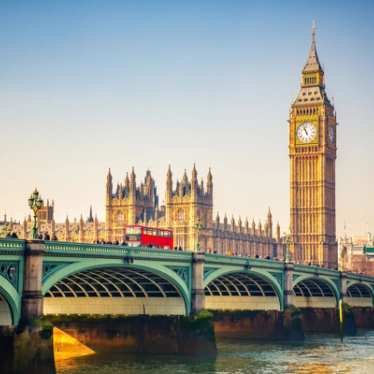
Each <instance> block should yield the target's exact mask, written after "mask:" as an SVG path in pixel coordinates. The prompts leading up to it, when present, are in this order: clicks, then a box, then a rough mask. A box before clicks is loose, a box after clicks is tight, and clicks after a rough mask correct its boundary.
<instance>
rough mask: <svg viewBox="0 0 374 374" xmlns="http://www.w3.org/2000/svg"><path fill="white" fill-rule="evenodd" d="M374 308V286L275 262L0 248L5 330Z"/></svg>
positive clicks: (77, 248) (94, 247) (79, 247)
mask: <svg viewBox="0 0 374 374" xmlns="http://www.w3.org/2000/svg"><path fill="white" fill-rule="evenodd" d="M339 300H342V301H344V302H345V303H346V304H348V305H350V306H358V307H372V306H373V300H374V278H373V277H368V276H363V275H359V274H353V273H344V272H339V271H335V270H331V269H326V268H321V267H316V266H305V265H298V264H293V263H285V262H281V261H275V260H265V259H253V258H247V257H233V256H222V255H217V254H210V253H194V252H187V251H170V250H159V249H154V248H144V247H140V248H133V247H127V246H119V245H101V244H83V243H82V244H81V243H68V242H54V241H40V240H34V241H25V240H18V239H2V240H0V325H17V324H18V322H19V321H20V319H21V318H28V319H30V318H37V317H40V316H42V315H48V314H53V315H56V314H57V315H58V314H92V315H93V314H95V315H97V314H106V315H190V314H191V313H193V312H197V311H200V310H202V309H212V310H225V311H228V310H279V311H283V310H284V309H285V308H286V307H287V306H289V305H294V306H296V307H299V308H336V306H337V303H338V302H339Z"/></svg>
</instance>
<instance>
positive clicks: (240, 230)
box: [238, 217, 243, 233]
mask: <svg viewBox="0 0 374 374" xmlns="http://www.w3.org/2000/svg"><path fill="white" fill-rule="evenodd" d="M238 228H239V232H240V233H241V232H242V230H243V226H242V219H241V217H239V219H238Z"/></svg>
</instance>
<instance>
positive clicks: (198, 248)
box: [195, 220, 204, 252]
mask: <svg viewBox="0 0 374 374" xmlns="http://www.w3.org/2000/svg"><path fill="white" fill-rule="evenodd" d="M203 228H204V226H203V225H202V224H201V223H200V220H198V221H197V223H196V225H195V229H196V236H197V238H196V239H197V240H196V252H199V251H200V240H199V234H200V230H202V229H203Z"/></svg>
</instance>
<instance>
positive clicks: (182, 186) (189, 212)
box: [165, 165, 213, 248]
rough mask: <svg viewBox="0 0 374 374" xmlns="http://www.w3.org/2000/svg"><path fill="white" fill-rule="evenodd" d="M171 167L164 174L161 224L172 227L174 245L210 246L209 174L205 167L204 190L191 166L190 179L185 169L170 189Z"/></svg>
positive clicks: (211, 182) (171, 182)
mask: <svg viewBox="0 0 374 374" xmlns="http://www.w3.org/2000/svg"><path fill="white" fill-rule="evenodd" d="M172 178H173V177H172V172H171V168H170V167H169V169H168V172H167V177H166V196H165V226H166V227H168V228H171V229H173V233H174V237H175V245H176V246H181V247H183V248H197V245H198V244H199V245H201V246H202V247H203V248H208V247H209V248H213V242H212V235H211V233H208V230H209V229H210V228H211V227H212V223H213V177H212V173H211V171H210V170H209V173H208V177H207V183H206V189H205V188H204V182H203V180H201V181H200V183H199V181H198V179H197V171H196V167H195V165H194V166H193V169H192V173H191V179H189V178H188V176H187V172H186V171H185V172H184V174H183V177H182V179H181V180H180V181H177V183H176V187H175V189H173V179H172Z"/></svg>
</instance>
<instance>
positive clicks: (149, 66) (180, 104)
mask: <svg viewBox="0 0 374 374" xmlns="http://www.w3.org/2000/svg"><path fill="white" fill-rule="evenodd" d="M313 19H315V20H316V22H317V45H318V53H319V57H320V60H321V62H322V64H323V66H324V70H325V76H326V90H327V93H328V95H329V97H330V98H333V101H334V103H335V108H336V111H337V118H338V122H339V127H338V133H337V142H338V158H337V180H336V182H337V190H336V191H337V192H336V193H337V233H338V235H342V234H343V233H344V231H346V232H347V234H351V235H365V234H366V233H367V232H368V231H371V232H374V198H373V186H374V168H373V165H374V148H373V146H374V90H373V87H374V75H373V67H374V22H373V19H374V2H373V1H371V0H367V1H360V0H358V1H354V2H353V1H350V2H348V1H347V2H346V1H344V2H343V1H318V0H316V1H313V2H311V1H302V0H299V1H282V2H280V1H240V0H236V1H232V0H227V1H224V0H220V1H217V0H216V1H208V0H205V1H156V0H152V1H151V0H149V1H111V0H107V1H95V0H90V1H88V0H87V1H78V0H76V1H73V0H70V1H69V0H67V1H33V0H28V1H15V0H1V1H0V25H1V26H0V30H1V32H0V165H1V183H0V215H2V214H3V213H5V212H6V213H7V214H8V217H10V216H12V217H15V218H17V219H20V220H22V219H23V217H24V216H25V215H27V214H29V209H28V207H27V198H28V196H29V195H30V193H31V192H32V190H33V189H34V188H35V187H37V188H38V189H39V190H40V193H41V194H42V197H43V198H44V199H47V198H49V199H54V201H55V209H56V212H55V218H56V220H57V221H58V222H59V221H62V220H64V219H65V217H66V215H69V217H70V218H73V217H79V216H80V214H81V213H83V214H84V216H87V214H88V210H89V206H90V205H91V204H92V206H93V210H94V212H95V213H97V215H98V217H99V219H101V220H104V197H105V195H104V192H105V179H106V173H107V170H108V168H109V167H110V168H111V170H112V174H113V179H114V181H115V182H117V181H122V180H123V179H124V177H125V173H126V171H129V170H130V169H131V167H132V166H134V167H135V171H136V174H137V179H138V180H139V179H143V178H144V175H145V172H146V170H147V169H150V170H151V171H152V174H153V176H154V178H155V180H156V183H157V186H158V191H159V194H160V200H161V202H162V200H163V196H164V191H165V188H164V187H165V182H166V178H165V175H166V170H167V167H168V165H169V164H171V166H172V170H173V175H174V181H175V178H176V177H181V176H182V174H183V171H184V169H187V172H188V173H190V172H191V168H192V166H193V164H194V163H196V167H197V169H198V172H199V176H203V177H204V178H206V174H207V172H208V168H209V167H211V168H212V172H213V177H214V210H215V212H214V214H215V213H216V211H219V212H220V214H221V216H223V214H224V213H227V214H228V216H229V217H231V215H234V216H235V217H236V218H237V217H239V216H241V218H242V219H244V217H248V218H249V219H252V218H255V220H256V221H258V220H259V219H264V218H265V217H266V213H267V209H268V207H271V209H272V212H273V219H274V221H278V220H279V222H280V224H281V230H282V231H287V230H288V225H289V160H288V127H287V119H288V114H289V108H290V104H291V103H292V100H293V99H294V98H295V96H296V95H297V93H298V90H299V82H300V73H301V69H302V67H303V65H304V63H305V61H306V57H307V53H308V50H309V46H310V41H311V24H312V20H313Z"/></svg>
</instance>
